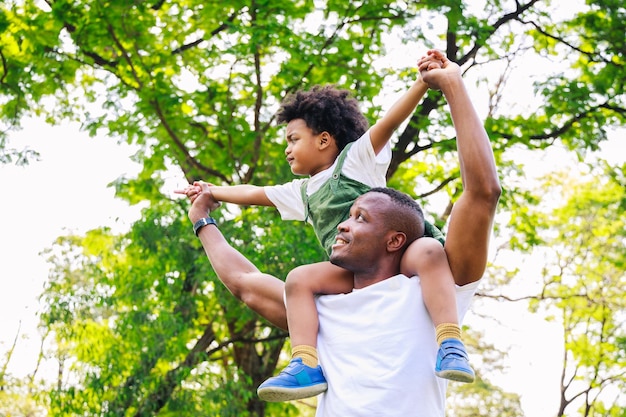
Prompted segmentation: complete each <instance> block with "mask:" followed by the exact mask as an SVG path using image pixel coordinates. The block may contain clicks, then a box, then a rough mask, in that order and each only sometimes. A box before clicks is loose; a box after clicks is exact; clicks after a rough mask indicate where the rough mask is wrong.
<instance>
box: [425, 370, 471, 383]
mask: <svg viewBox="0 0 626 417" xmlns="http://www.w3.org/2000/svg"><path fill="white" fill-rule="evenodd" d="M435 374H437V376H438V377H439V378H444V379H449V380H451V381H456V382H465V383H470V382H474V379H475V378H474V376H473V375H471V374H468V373H467V372H463V371H457V370H454V369H448V370H446V371H439V372H435Z"/></svg>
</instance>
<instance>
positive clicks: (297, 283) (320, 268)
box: [285, 262, 354, 366]
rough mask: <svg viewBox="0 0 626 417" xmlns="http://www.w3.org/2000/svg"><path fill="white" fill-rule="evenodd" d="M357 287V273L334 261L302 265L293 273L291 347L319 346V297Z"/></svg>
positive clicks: (287, 285)
mask: <svg viewBox="0 0 626 417" xmlns="http://www.w3.org/2000/svg"><path fill="white" fill-rule="evenodd" d="M353 288H354V280H353V273H352V272H350V271H348V270H345V269H343V268H340V267H338V266H336V265H333V264H331V263H330V262H318V263H314V264H310V265H302V266H299V267H297V268H295V269H294V270H292V271H291V272H289V275H287V280H286V283H285V294H286V299H287V323H288V324H289V337H290V338H291V345H292V346H299V345H307V346H313V347H316V346H317V332H318V329H319V320H318V317H317V307H316V306H315V296H316V295H321V294H345V293H348V292H350V291H352V289H353ZM315 365H317V364H315ZM309 366H314V365H309Z"/></svg>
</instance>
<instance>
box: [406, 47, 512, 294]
mask: <svg viewBox="0 0 626 417" xmlns="http://www.w3.org/2000/svg"><path fill="white" fill-rule="evenodd" d="M428 53H429V56H435V57H437V58H438V59H439V60H441V62H442V68H441V69H429V70H427V71H423V72H422V77H423V78H424V81H425V82H426V83H428V85H429V86H430V87H431V88H434V89H438V90H441V91H442V92H443V94H444V96H445V98H446V100H447V102H448V105H449V107H450V114H451V116H452V121H453V123H454V128H455V130H456V142H457V150H458V155H459V164H460V168H461V180H462V184H463V193H462V194H461V196H460V197H459V199H458V200H457V201H456V202H455V203H454V206H453V208H452V213H451V214H450V223H449V225H448V233H447V237H446V244H445V250H446V254H447V255H448V261H449V263H450V269H451V270H452V274H453V275H454V280H455V282H456V283H457V285H466V284H469V283H471V282H475V281H477V280H479V279H480V278H481V277H482V275H483V273H484V271H485V267H486V265H487V255H488V251H489V238H490V236H491V231H492V226H493V220H494V217H495V213H496V207H497V205H498V199H499V198H500V193H501V192H502V190H501V188H500V182H499V179H498V172H497V170H496V164H495V160H494V156H493V151H492V149H491V143H490V142H489V137H488V136H487V132H486V131H485V128H484V126H483V123H482V121H481V120H480V119H479V117H478V114H477V113H476V110H475V108H474V105H473V104H472V101H471V99H470V97H469V94H468V92H467V90H466V88H465V84H464V82H463V78H462V76H461V69H460V68H459V66H458V65H457V64H456V63H453V62H451V61H449V60H448V59H447V58H446V57H445V56H444V55H443V54H442V53H441V52H439V51H429V52H428ZM427 62H428V59H424V60H422V61H420V63H419V64H418V65H419V67H420V69H422V65H426V64H427Z"/></svg>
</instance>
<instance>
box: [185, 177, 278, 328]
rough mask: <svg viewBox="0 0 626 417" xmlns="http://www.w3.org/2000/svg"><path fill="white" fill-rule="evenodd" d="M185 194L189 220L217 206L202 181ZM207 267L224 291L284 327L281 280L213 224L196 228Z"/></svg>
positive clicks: (195, 220) (192, 220)
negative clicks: (255, 263)
mask: <svg viewBox="0 0 626 417" xmlns="http://www.w3.org/2000/svg"><path fill="white" fill-rule="evenodd" d="M193 185H194V187H197V189H199V190H200V192H196V190H195V189H192V188H189V189H188V194H187V196H188V197H189V199H190V200H191V202H192V205H191V208H190V209H189V213H188V216H189V220H191V223H192V224H195V223H196V222H197V221H198V220H200V219H202V218H204V217H207V216H208V213H209V212H210V211H211V210H212V209H215V208H217V207H218V206H219V203H218V202H217V201H215V199H214V198H213V195H212V194H211V188H212V187H209V185H208V184H206V183H203V182H195V183H194V184H193ZM198 237H199V238H200V241H201V242H202V246H203V247H204V251H205V252H206V254H207V256H208V258H209V261H210V262H211V266H212V267H213V269H214V270H215V273H216V274H217V276H218V278H219V279H220V281H222V283H223V284H224V285H225V286H226V288H228V290H229V291H230V292H231V293H232V294H233V295H234V296H235V297H237V298H238V299H239V300H241V301H243V302H244V304H246V305H247V306H248V307H249V308H251V309H252V310H254V311H255V312H256V313H258V314H259V315H261V316H262V317H264V318H265V319H267V320H268V321H269V322H270V323H272V324H274V325H275V326H277V327H280V328H282V329H285V330H286V329H287V310H286V308H285V303H284V301H283V293H284V288H285V285H284V282H283V281H281V280H280V279H278V278H276V277H274V276H272V275H268V274H264V273H262V272H261V271H259V269H258V268H257V267H256V266H254V265H253V264H252V262H250V261H249V260H248V259H247V258H246V257H244V256H243V255H242V254H241V253H240V252H239V251H237V250H236V249H235V248H233V247H232V246H231V245H230V244H229V243H228V241H227V240H226V239H225V238H224V235H222V233H221V232H220V230H219V229H218V228H217V227H216V226H215V225H207V226H204V227H202V228H201V229H199V230H198Z"/></svg>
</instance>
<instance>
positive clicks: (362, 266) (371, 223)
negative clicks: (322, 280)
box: [330, 192, 391, 273]
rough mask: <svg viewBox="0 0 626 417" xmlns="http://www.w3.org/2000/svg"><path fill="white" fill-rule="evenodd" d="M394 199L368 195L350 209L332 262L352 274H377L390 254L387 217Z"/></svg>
mask: <svg viewBox="0 0 626 417" xmlns="http://www.w3.org/2000/svg"><path fill="white" fill-rule="evenodd" d="M389 204H391V202H390V197H389V196H387V195H385V194H382V193H375V192H370V193H365V194H363V195H362V196H360V197H359V198H357V199H356V200H355V202H354V204H352V207H351V208H350V217H349V218H348V220H346V221H344V222H342V223H341V224H339V226H337V229H338V233H337V237H336V240H335V244H334V245H333V247H332V253H331V255H330V261H331V262H332V263H333V264H335V265H338V266H341V267H343V268H345V269H348V270H350V271H352V272H355V273H358V272H368V271H373V270H375V268H376V267H377V266H378V259H379V258H380V257H382V256H384V255H386V254H387V249H386V247H387V238H388V233H389V230H388V227H387V225H386V224H385V221H384V220H385V216H384V213H385V211H386V210H387V209H388V206H389Z"/></svg>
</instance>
